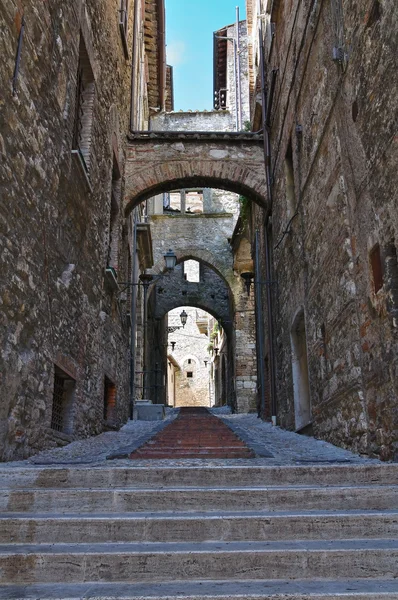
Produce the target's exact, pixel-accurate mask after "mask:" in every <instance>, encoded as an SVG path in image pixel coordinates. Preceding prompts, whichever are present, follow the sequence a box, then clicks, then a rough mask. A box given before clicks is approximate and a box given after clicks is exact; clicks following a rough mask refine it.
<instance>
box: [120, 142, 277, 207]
mask: <svg viewBox="0 0 398 600" xmlns="http://www.w3.org/2000/svg"><path fill="white" fill-rule="evenodd" d="M262 143H263V142H262V136H258V135H250V134H238V135H236V134H235V135H233V134H228V133H226V134H219V133H212V134H200V133H196V134H188V133H187V134H184V133H177V132H174V135H173V134H172V133H171V132H168V133H167V134H164V133H163V134H161V133H160V132H147V133H142V134H138V135H136V136H134V137H130V143H129V145H128V148H127V160H126V183H125V204H124V208H125V213H126V214H128V213H129V212H130V211H131V210H132V209H133V208H134V207H135V206H137V205H138V204H140V203H141V202H142V201H144V200H146V199H148V198H150V197H152V196H155V195H156V194H159V193H162V192H167V191H171V190H174V189H181V188H189V187H198V186H199V187H208V188H209V187H210V188H219V189H223V190H227V191H231V192H235V193H237V194H242V195H244V196H247V197H249V198H251V199H252V200H253V201H255V202H257V203H258V204H260V205H262V206H264V207H266V206H267V199H266V179H265V169H264V154H263V147H262Z"/></svg>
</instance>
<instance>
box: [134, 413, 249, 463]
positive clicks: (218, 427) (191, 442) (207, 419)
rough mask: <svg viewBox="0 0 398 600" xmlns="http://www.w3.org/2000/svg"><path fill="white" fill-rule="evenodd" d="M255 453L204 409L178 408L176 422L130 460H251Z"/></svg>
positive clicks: (135, 453) (138, 450)
mask: <svg viewBox="0 0 398 600" xmlns="http://www.w3.org/2000/svg"><path fill="white" fill-rule="evenodd" d="M254 456H255V454H254V452H253V451H252V450H250V449H249V448H248V447H247V445H246V444H245V443H244V442H242V441H241V440H240V439H239V438H238V437H237V436H236V435H235V434H234V433H233V432H232V430H231V429H230V428H229V427H228V426H227V425H225V424H224V423H223V422H222V421H220V419H217V417H214V416H213V415H211V414H210V413H209V411H208V410H207V409H206V408H201V407H196V408H188V407H185V408H181V409H180V413H179V415H178V417H177V419H176V420H175V421H174V422H173V423H171V424H170V425H168V426H167V427H166V428H165V429H163V431H161V432H160V433H158V434H157V435H156V436H155V437H153V438H152V439H151V440H149V441H148V442H147V443H146V444H145V445H144V446H142V447H141V448H138V449H137V450H136V451H135V452H133V453H132V454H131V456H130V458H132V459H140V458H141V459H146V458H153V459H155V458H158V459H167V458H171V459H173V458H254Z"/></svg>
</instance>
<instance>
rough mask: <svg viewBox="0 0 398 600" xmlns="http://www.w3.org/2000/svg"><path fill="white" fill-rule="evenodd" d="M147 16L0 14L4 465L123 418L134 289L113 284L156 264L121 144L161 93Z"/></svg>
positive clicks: (45, 10)
mask: <svg viewBox="0 0 398 600" xmlns="http://www.w3.org/2000/svg"><path fill="white" fill-rule="evenodd" d="M152 4H153V5H155V4H156V10H157V11H159V10H160V8H161V4H162V3H159V2H157V3H155V2H153V3H152V2H150V1H147V2H146V3H144V4H142V3H139V2H137V3H135V6H134V7H133V5H132V3H131V6H130V7H128V3H127V2H125V1H123V0H121V1H120V2H119V3H118V2H115V3H114V4H111V3H110V2H107V1H105V0H95V1H92V0H74V1H73V2H68V3H65V2H58V1H55V2H51V3H43V2H41V1H39V2H35V1H33V2H30V3H26V5H25V8H22V4H21V3H20V2H14V1H11V2H6V1H1V2H0V22H1V28H0V47H1V55H2V61H1V66H0V80H1V86H0V153H1V163H0V185H1V189H0V215H1V238H0V248H1V252H0V256H1V259H0V260H1V284H0V285H1V293H0V303H1V316H0V319H1V323H0V326H1V340H2V343H1V354H0V381H1V403H0V448H1V457H2V458H3V459H9V458H12V457H13V458H15V457H24V456H27V455H29V454H31V453H33V452H36V451H38V450H39V449H41V448H43V447H48V446H51V445H57V444H64V443H66V442H68V441H70V440H71V439H74V438H76V437H83V436H86V435H89V434H95V433H98V432H100V431H102V430H103V428H104V427H107V426H109V425H110V426H117V425H118V424H119V423H122V422H124V421H125V420H126V419H127V417H128V414H129V402H130V397H129V387H130V386H129V378H130V377H129V371H130V360H129V347H130V344H129V339H130V316H131V315H130V309H129V301H130V298H131V292H130V290H131V288H126V289H125V291H124V292H123V291H122V290H123V287H124V286H123V285H119V286H118V282H119V283H120V284H121V283H122V282H126V283H128V282H129V281H130V277H131V270H132V264H133V263H135V262H136V261H137V276H138V274H139V269H140V268H144V267H148V266H151V265H150V264H149V263H147V261H146V260H145V258H144V257H143V255H142V252H141V246H140V239H138V241H137V237H138V238H139V236H136V235H135V234H134V235H133V229H134V223H135V222H137V221H139V220H140V214H141V213H140V211H141V209H140V208H137V209H136V211H134V215H133V216H131V218H129V219H128V220H125V219H124V217H123V202H122V197H123V193H124V166H125V149H126V132H127V131H128V130H129V128H130V127H132V128H138V129H142V128H145V127H146V125H147V123H148V119H149V115H150V107H152V106H155V107H156V106H157V104H156V103H159V102H160V103H162V102H164V99H165V97H166V95H167V94H166V91H165V90H163V91H162V92H161V91H160V89H159V85H163V79H162V77H161V76H160V73H161V72H163V62H162V61H163V59H162V60H160V59H159V61H158V62H157V63H155V62H154V61H153V60H152V59H150V54H151V44H152V46H153V42H151V41H150V40H151V39H156V40H157V32H156V31H154V30H153V28H154V27H155V28H156V26H157V25H156V23H157V21H156V23H155V25H154V23H152V21H153V19H152V21H151V19H150V18H149V15H153V14H154V12H153V11H154V10H155V9H154V7H153V6H152ZM142 11H145V14H144V12H142ZM141 23H145V39H144V37H143V36H142V35H140V27H141V25H140V24H141ZM151 36H152V37H151ZM155 45H156V44H155ZM146 56H147V57H148V56H149V58H147V59H146V58H145V57H146ZM145 60H148V61H149V62H150V63H151V76H150V78H149V80H148V78H147V76H146V73H145V72H144V71H143V70H142V69H141V67H140V68H138V66H139V65H141V64H142V62H143V61H145ZM156 60H157V59H156ZM132 67H135V68H133V73H134V74H133V77H132ZM148 81H149V83H148ZM132 82H133V85H132ZM165 83H166V82H165V81H164V84H165ZM132 89H133V95H132V100H133V101H132V102H131V101H130V100H131V90H132ZM156 90H157V92H156ZM156 93H157V94H158V96H156ZM148 98H149V102H148ZM161 106H162V104H161ZM133 238H134V240H135V241H134V240H133Z"/></svg>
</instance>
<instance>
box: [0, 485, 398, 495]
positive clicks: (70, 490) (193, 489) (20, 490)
mask: <svg viewBox="0 0 398 600" xmlns="http://www.w3.org/2000/svg"><path fill="white" fill-rule="evenodd" d="M379 488H380V491H382V490H393V491H398V483H397V484H387V483H386V484H379V485H367V484H358V485H355V484H354V485H351V484H339V485H331V486H329V485H317V484H314V485H269V484H266V485H252V486H236V485H228V486H214V485H212V486H181V485H179V486H170V487H168V486H164V487H135V486H131V485H129V486H124V487H120V486H115V487H112V486H109V485H108V486H106V487H105V486H104V487H98V488H92V487H65V488H62V487H58V488H56V487H24V488H0V494H2V493H10V494H16V493H18V494H23V493H29V494H31V493H39V492H40V493H43V494H46V493H54V492H56V493H59V494H66V493H75V492H84V493H85V494H87V493H91V494H96V493H105V492H117V493H126V492H127V493H128V492H133V493H141V492H143V493H148V492H151V493H154V494H162V493H169V492H258V491H259V492H261V491H281V492H294V491H306V490H308V491H313V490H323V491H329V492H333V491H339V490H372V492H373V491H375V490H376V491H377V489H379Z"/></svg>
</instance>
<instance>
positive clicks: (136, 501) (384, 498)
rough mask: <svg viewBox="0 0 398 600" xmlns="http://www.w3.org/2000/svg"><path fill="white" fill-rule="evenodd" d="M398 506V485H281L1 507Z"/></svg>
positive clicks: (65, 498)
mask: <svg viewBox="0 0 398 600" xmlns="http://www.w3.org/2000/svg"><path fill="white" fill-rule="evenodd" d="M300 509H305V510H390V509H398V486H396V485H395V486H387V485H386V486H376V485H375V486H370V487H368V486H346V487H337V486H334V487H315V486H306V487H305V486H297V487H293V486H279V487H276V486H274V487H269V488H268V487H251V488H249V487H245V488H243V489H242V488H238V487H237V488H233V487H230V488H218V487H217V488H210V487H206V488H165V489H128V488H127V487H124V488H119V489H111V490H105V489H89V488H87V489H86V488H75V489H47V488H46V489H44V488H43V489H33V488H32V489H25V490H23V489H19V490H10V491H7V490H3V491H0V512H3V513H4V512H7V513H8V512H53V513H54V512H57V513H60V512H69V513H73V512H79V513H80V512H104V513H112V512H119V513H120V512H132V511H133V512H152V511H163V512H164V511H165V512H168V511H187V510H188V511H221V510H240V511H242V510H243V511H248V510H266V511H281V510H284V511H290V510H300Z"/></svg>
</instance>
